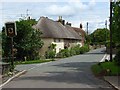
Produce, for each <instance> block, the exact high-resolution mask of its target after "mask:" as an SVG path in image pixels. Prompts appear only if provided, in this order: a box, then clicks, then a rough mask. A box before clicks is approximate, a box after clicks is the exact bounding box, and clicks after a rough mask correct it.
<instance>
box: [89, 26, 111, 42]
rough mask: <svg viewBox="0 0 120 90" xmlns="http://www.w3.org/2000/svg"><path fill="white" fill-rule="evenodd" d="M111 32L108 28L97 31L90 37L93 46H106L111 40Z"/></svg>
mask: <svg viewBox="0 0 120 90" xmlns="http://www.w3.org/2000/svg"><path fill="white" fill-rule="evenodd" d="M109 34H110V32H109V30H108V29H106V28H103V29H97V30H95V31H94V32H93V33H92V34H90V35H89V37H90V41H91V43H92V44H105V43H106V41H107V40H109Z"/></svg>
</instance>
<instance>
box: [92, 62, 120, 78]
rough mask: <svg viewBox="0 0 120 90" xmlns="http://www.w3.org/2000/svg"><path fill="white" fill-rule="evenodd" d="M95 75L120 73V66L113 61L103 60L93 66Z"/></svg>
mask: <svg viewBox="0 0 120 90" xmlns="http://www.w3.org/2000/svg"><path fill="white" fill-rule="evenodd" d="M91 69H92V72H93V73H94V75H95V76H113V75H120V66H118V65H116V64H115V62H114V61H112V62H101V63H98V64H95V65H93V66H92V67H91Z"/></svg>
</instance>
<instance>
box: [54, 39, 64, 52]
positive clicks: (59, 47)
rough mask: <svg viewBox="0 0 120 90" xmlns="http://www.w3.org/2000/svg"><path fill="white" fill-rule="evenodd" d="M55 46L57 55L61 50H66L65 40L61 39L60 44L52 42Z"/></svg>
mask: <svg viewBox="0 0 120 90" xmlns="http://www.w3.org/2000/svg"><path fill="white" fill-rule="evenodd" d="M52 43H53V44H56V47H55V49H56V53H58V52H59V51H60V49H61V50H62V49H64V40H63V39H60V42H54V41H53V42H52Z"/></svg>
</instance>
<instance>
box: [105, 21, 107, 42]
mask: <svg viewBox="0 0 120 90" xmlns="http://www.w3.org/2000/svg"><path fill="white" fill-rule="evenodd" d="M105 29H106V32H105V36H106V40H105V41H107V20H105Z"/></svg>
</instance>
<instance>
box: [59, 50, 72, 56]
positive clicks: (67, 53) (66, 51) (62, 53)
mask: <svg viewBox="0 0 120 90" xmlns="http://www.w3.org/2000/svg"><path fill="white" fill-rule="evenodd" d="M57 56H58V57H62V58H64V57H69V56H70V50H68V49H63V50H61V51H60V52H59V53H58V54H57Z"/></svg>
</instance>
